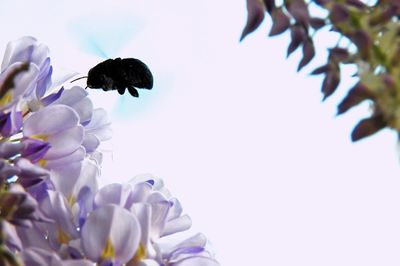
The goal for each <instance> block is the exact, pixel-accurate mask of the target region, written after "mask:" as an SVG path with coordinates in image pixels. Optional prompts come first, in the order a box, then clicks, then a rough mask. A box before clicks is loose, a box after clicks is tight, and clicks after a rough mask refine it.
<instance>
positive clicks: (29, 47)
mask: <svg viewBox="0 0 400 266" xmlns="http://www.w3.org/2000/svg"><path fill="white" fill-rule="evenodd" d="M52 69H53V68H52V66H51V62H50V57H49V49H48V48H47V47H46V46H45V45H43V44H40V43H38V42H37V40H36V39H34V38H32V37H23V38H21V39H18V40H15V41H12V42H10V43H9V44H8V45H7V48H6V51H5V55H4V58H3V62H2V65H1V74H0V265H29V266H36V265H37V266H39V265H40V266H42V265H54V266H58V265H69V266H71V265H102V266H106V265H107V266H112V265H113V266H117V265H129V266H139V265H148V266H153V265H154V266H156V265H165V266H166V265H170V266H172V265H174V266H185V265H191V266H195V265H204V266H208V265H209V266H214V265H219V264H218V263H217V261H216V260H215V259H214V258H213V255H212V254H211V253H210V252H209V251H208V250H207V248H206V244H207V240H206V238H205V237H204V236H203V235H202V234H197V235H194V236H192V237H189V238H185V239H182V238H179V237H175V236H176V235H175V234H176V233H178V232H182V231H186V230H187V229H189V228H190V227H191V220H190V218H189V217H188V216H187V215H182V208H181V205H180V203H179V201H178V200H177V199H176V198H173V197H171V195H170V193H169V192H168V191H167V190H166V189H165V188H164V186H163V183H162V181H161V180H159V179H157V178H154V177H152V176H142V177H140V178H134V179H133V180H132V181H131V182H129V183H127V184H110V185H107V186H105V187H103V188H98V185H97V179H98V177H99V175H100V167H101V161H102V154H101V152H99V151H98V147H99V145H100V143H101V142H102V141H106V140H108V139H109V138H110V137H111V130H110V123H109V121H108V119H107V114H106V112H105V111H104V110H103V109H95V108H94V107H93V103H92V101H91V100H90V99H89V97H88V93H87V92H86V90H85V89H83V88H81V87H78V86H74V87H72V88H68V89H65V88H64V87H61V88H56V87H53V86H52V79H51V76H52ZM69 78H70V77H65V81H66V80H68V79H69Z"/></svg>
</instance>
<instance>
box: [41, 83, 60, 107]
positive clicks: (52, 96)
mask: <svg viewBox="0 0 400 266" xmlns="http://www.w3.org/2000/svg"><path fill="white" fill-rule="evenodd" d="M63 92H64V87H61V89H59V90H58V91H57V92H55V93H52V94H49V95H47V96H46V97H44V98H42V99H41V102H42V104H43V105H44V106H47V105H49V104H51V103H53V102H54V101H56V100H57V99H58V98H60V96H61V94H62V93H63Z"/></svg>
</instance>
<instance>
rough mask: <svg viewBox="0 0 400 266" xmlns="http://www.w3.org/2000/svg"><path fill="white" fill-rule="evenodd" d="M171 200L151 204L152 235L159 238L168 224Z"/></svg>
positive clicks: (153, 237)
mask: <svg viewBox="0 0 400 266" xmlns="http://www.w3.org/2000/svg"><path fill="white" fill-rule="evenodd" d="M169 206H170V204H169V202H159V203H153V204H151V208H152V212H151V230H150V237H151V238H152V239H157V238H159V237H160V236H161V232H162V231H163V230H164V227H165V224H166V218H167V214H168V210H169Z"/></svg>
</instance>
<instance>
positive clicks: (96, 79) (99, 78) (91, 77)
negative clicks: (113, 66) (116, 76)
mask: <svg viewBox="0 0 400 266" xmlns="http://www.w3.org/2000/svg"><path fill="white" fill-rule="evenodd" d="M87 86H88V87H89V88H102V87H103V86H104V75H102V74H101V73H98V71H96V69H95V68H92V69H91V70H89V73H88V78H87Z"/></svg>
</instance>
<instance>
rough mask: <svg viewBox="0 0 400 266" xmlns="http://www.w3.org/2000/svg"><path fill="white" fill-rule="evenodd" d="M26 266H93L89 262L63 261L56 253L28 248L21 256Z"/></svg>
mask: <svg viewBox="0 0 400 266" xmlns="http://www.w3.org/2000/svg"><path fill="white" fill-rule="evenodd" d="M19 256H20V257H21V259H22V261H23V262H24V264H25V265H27V266H28V265H29V266H44V265H47V266H93V263H92V262H90V261H88V260H83V259H82V260H62V259H61V258H60V257H59V256H58V255H57V254H56V253H53V252H51V251H48V250H45V249H41V248H36V247H33V248H27V249H25V250H23V251H22V252H21V253H20V255H19Z"/></svg>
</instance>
